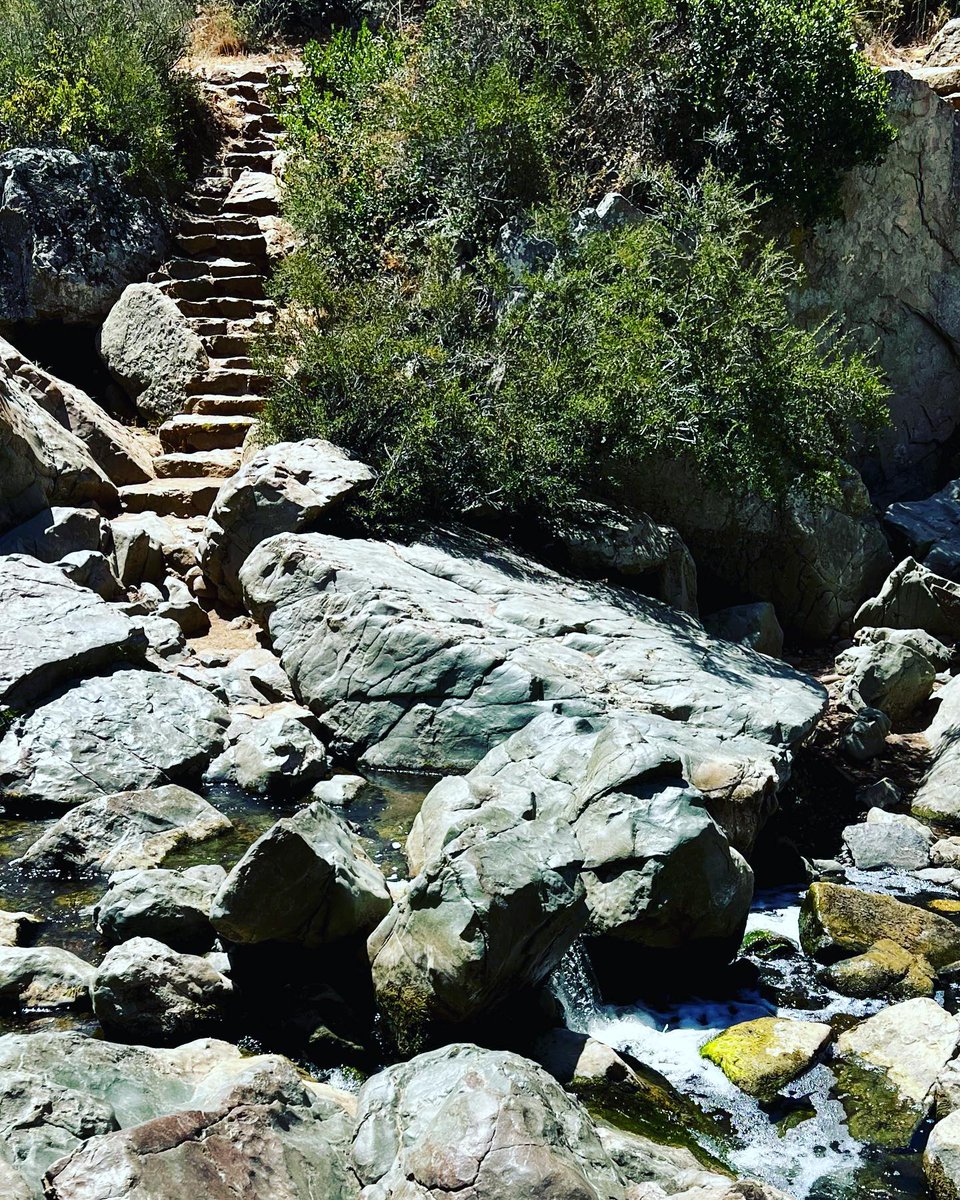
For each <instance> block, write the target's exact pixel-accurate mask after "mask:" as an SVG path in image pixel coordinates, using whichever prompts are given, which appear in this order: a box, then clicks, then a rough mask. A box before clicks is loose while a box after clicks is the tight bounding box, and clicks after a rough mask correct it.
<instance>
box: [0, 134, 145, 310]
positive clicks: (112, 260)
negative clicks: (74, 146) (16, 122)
mask: <svg viewBox="0 0 960 1200" xmlns="http://www.w3.org/2000/svg"><path fill="white" fill-rule="evenodd" d="M123 172H124V163H123V160H122V159H121V158H120V157H119V156H117V155H114V154H110V153H107V152H106V151H103V150H94V149H90V150H87V151H85V152H84V153H83V154H80V155H78V154H73V153H71V151H69V150H54V149H15V150H7V151H6V152H5V153H3V154H2V155H0V213H2V217H3V220H2V230H3V232H2V234H0V315H2V317H3V319H4V320H7V321H23V320H49V319H59V320H65V321H95V320H97V319H98V318H99V317H102V316H103V315H104V314H105V313H106V312H107V310H108V309H109V307H110V305H111V304H113V302H114V301H115V300H116V299H117V297H118V296H119V295H120V293H121V292H122V291H123V289H124V287H125V286H126V284H128V283H129V282H130V281H131V280H132V279H142V278H143V276H144V275H146V274H147V272H148V271H149V270H150V269H151V268H152V267H154V266H155V265H157V264H158V263H159V261H160V258H161V256H162V253H163V250H164V248H165V243H166V234H165V231H164V230H163V228H162V225H161V224H160V220H159V216H158V213H157V211H156V210H155V208H154V207H153V206H152V205H151V204H150V203H148V202H147V201H146V200H143V199H140V198H139V197H136V196H134V195H132V194H131V193H130V192H129V191H128V189H126V188H123V187H121V186H119V180H120V177H121V176H122V174H123Z"/></svg>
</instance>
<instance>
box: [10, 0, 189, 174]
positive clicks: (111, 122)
mask: <svg viewBox="0 0 960 1200" xmlns="http://www.w3.org/2000/svg"><path fill="white" fill-rule="evenodd" d="M192 15H193V8H192V6H191V5H190V4H189V3H188V2H187V0H0V148H3V149H6V148H8V147H11V146H47V145H49V146H62V147H66V148H67V149H70V150H74V151H82V150H85V149H86V148H87V147H89V146H99V147H103V148H104V149H107V150H115V151H119V152H121V153H122V154H124V155H125V156H126V159H127V162H128V164H129V172H130V174H131V175H133V176H136V177H138V179H140V180H141V181H143V182H144V183H146V184H149V185H150V186H152V187H159V188H161V189H166V188H169V187H170V186H171V185H175V184H176V183H177V182H179V181H180V180H181V179H182V176H183V172H184V164H185V161H186V155H187V150H186V146H187V142H188V140H189V139H188V136H187V132H188V130H189V128H190V124H191V114H192V112H193V105H192V97H191V88H190V85H189V82H188V80H187V78H186V77H185V76H184V75H181V74H180V73H178V72H177V71H176V70H175V64H176V62H177V60H178V59H179V57H180V55H181V53H182V50H183V47H184V43H185V37H186V31H187V26H188V24H189V21H190V19H191V17H192Z"/></svg>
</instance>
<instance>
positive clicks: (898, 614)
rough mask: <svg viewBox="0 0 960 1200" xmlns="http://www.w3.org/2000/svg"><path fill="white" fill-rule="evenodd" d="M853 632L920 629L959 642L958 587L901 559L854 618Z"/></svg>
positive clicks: (959, 588) (911, 562)
mask: <svg viewBox="0 0 960 1200" xmlns="http://www.w3.org/2000/svg"><path fill="white" fill-rule="evenodd" d="M854 625H855V626H856V628H857V629H862V628H864V627H865V626H873V627H876V628H888V629H922V630H924V632H926V633H929V634H932V635H933V636H934V637H935V638H944V639H945V640H946V641H949V642H952V641H956V640H957V639H958V638H960V584H957V583H952V582H951V581H950V580H949V579H944V578H942V577H941V576H940V575H934V573H933V572H932V571H928V570H927V568H926V567H922V566H921V565H920V564H919V563H918V562H917V561H916V560H915V559H912V558H905V559H904V560H903V562H901V563H898V565H897V566H896V567H894V569H893V570H892V571H891V572H890V574H889V576H888V577H887V579H886V581H885V583H884V585H883V587H882V588H881V589H880V592H879V594H878V595H877V596H875V597H873V598H872V599H871V600H867V601H866V603H865V604H863V605H862V606H861V607H860V609H859V610H858V612H857V615H856V616H855V617H854Z"/></svg>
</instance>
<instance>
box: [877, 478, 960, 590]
mask: <svg viewBox="0 0 960 1200" xmlns="http://www.w3.org/2000/svg"><path fill="white" fill-rule="evenodd" d="M883 520H884V524H885V525H886V527H887V528H888V529H889V530H890V532H891V535H892V537H894V538H897V539H899V540H900V542H902V543H903V545H904V546H905V547H906V549H907V551H908V552H909V553H910V554H911V555H912V556H913V558H915V559H916V560H917V561H918V562H920V563H923V565H924V566H925V567H926V568H927V569H928V570H929V571H933V572H934V573H935V574H937V575H942V576H943V577H944V578H945V579H952V580H953V581H954V583H957V582H960V479H954V480H953V481H952V482H951V483H948V484H947V485H946V487H944V488H942V489H941V490H940V491H939V492H935V493H934V494H933V495H932V496H929V497H928V498H927V499H926V500H905V501H901V502H899V503H897V504H891V505H890V507H889V508H888V509H887V511H886V512H885V513H884V516H883Z"/></svg>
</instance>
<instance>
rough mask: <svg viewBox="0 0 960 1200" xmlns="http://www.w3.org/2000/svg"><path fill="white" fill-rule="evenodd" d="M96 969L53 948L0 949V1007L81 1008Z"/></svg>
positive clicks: (85, 1000) (72, 955)
mask: <svg viewBox="0 0 960 1200" xmlns="http://www.w3.org/2000/svg"><path fill="white" fill-rule="evenodd" d="M95 974H96V969H95V968H94V967H92V966H90V964H89V963H86V962H84V961H83V959H81V958H78V957H77V956H76V955H75V954H71V953H70V951H69V950H61V949H60V948H59V947H57V946H0V1005H2V1006H3V1007H5V1008H16V1007H20V1008H44V1009H45V1008H84V1007H89V1005H90V987H91V985H92V983H93V977H94V975H95Z"/></svg>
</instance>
